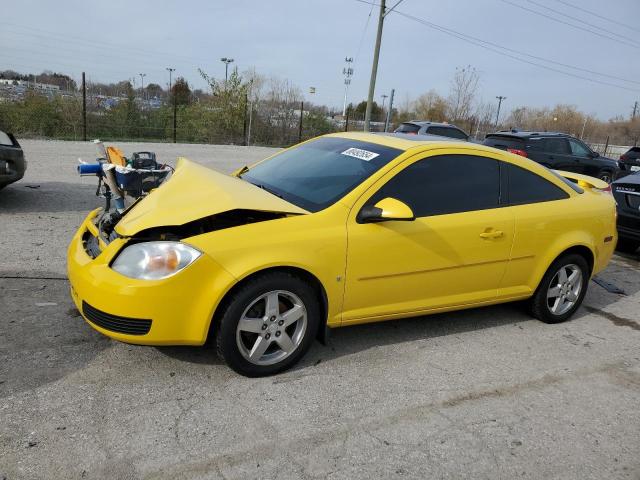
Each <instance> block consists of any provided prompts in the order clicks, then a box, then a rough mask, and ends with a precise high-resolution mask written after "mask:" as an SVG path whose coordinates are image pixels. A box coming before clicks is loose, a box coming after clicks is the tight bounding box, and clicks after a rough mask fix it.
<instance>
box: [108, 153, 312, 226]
mask: <svg viewBox="0 0 640 480" xmlns="http://www.w3.org/2000/svg"><path fill="white" fill-rule="evenodd" d="M236 209H243V210H257V211H261V212H280V213H292V214H305V213H309V212H307V211H306V210H304V209H302V208H300V207H297V206H295V205H293V204H291V203H289V202H287V201H285V200H283V199H281V198H278V197H276V196H275V195H272V194H270V193H269V192H267V191H265V190H262V189H261V188H258V187H256V186H255V185H252V184H250V183H248V182H245V181H244V180H241V179H239V178H236V177H231V176H229V175H225V174H223V173H220V172H216V171H215V170H211V169H209V168H206V167H203V166H202V165H198V164H197V163H194V162H192V161H190V160H187V159H186V158H179V159H178V163H177V166H176V171H175V173H174V174H173V175H172V176H171V178H170V179H169V180H167V181H166V182H165V183H164V184H162V186H160V188H158V189H157V190H154V191H152V192H151V193H150V194H149V195H148V196H147V197H145V198H144V199H142V200H141V201H140V202H138V203H137V204H136V205H135V206H134V207H133V208H132V209H131V210H130V211H129V212H127V214H126V215H125V216H124V218H123V219H122V220H120V222H118V224H117V226H116V232H117V233H118V234H119V235H121V236H124V237H129V236H132V235H135V234H136V233H138V232H140V231H142V230H146V229H147V228H152V227H162V226H176V225H184V224H185V223H188V222H191V221H193V220H198V219H200V218H204V217H208V216H210V215H215V214H217V213H222V212H227V211H230V210H236Z"/></svg>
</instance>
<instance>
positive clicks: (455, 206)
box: [367, 155, 500, 217]
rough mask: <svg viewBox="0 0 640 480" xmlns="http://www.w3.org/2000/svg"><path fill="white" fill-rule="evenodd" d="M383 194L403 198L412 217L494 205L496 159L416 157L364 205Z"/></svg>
mask: <svg viewBox="0 0 640 480" xmlns="http://www.w3.org/2000/svg"><path fill="white" fill-rule="evenodd" d="M386 197H393V198H396V199H398V200H401V201H403V202H404V203H406V204H407V205H409V206H410V207H411V209H412V210H413V213H414V214H415V216H416V217H428V216H432V215H444V214H447V213H457V212H467V211H473V210H486V209H489V208H497V207H498V206H499V205H500V171H499V165H498V161H497V160H494V159H491V158H487V157H476V156H473V155H440V156H436V157H430V158H425V159H424V160H418V161H417V162H415V163H413V164H411V165H409V166H408V167H407V168H405V169H404V170H402V171H401V172H399V173H398V174H397V175H396V176H395V177H393V178H392V179H391V180H389V181H388V182H387V183H386V184H385V185H384V186H383V187H382V188H381V189H380V190H378V192H376V193H375V194H374V195H373V197H371V198H370V199H369V201H368V202H367V205H373V204H375V203H376V202H378V201H380V200H382V199H383V198H386Z"/></svg>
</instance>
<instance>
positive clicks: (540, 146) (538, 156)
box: [483, 129, 620, 183]
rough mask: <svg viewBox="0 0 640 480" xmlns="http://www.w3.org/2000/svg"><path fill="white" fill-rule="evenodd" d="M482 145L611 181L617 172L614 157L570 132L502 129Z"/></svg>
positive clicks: (618, 168) (555, 168)
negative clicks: (592, 146)
mask: <svg viewBox="0 0 640 480" xmlns="http://www.w3.org/2000/svg"><path fill="white" fill-rule="evenodd" d="M483 143H484V145H488V146H490V147H494V148H499V149H501V150H507V151H509V152H511V153H515V154H517V155H522V156H523V157H527V158H530V159H531V160H534V161H536V162H538V163H541V164H542V165H544V166H546V167H549V168H552V169H554V170H564V171H566V172H576V173H582V174H584V175H589V176H590V177H595V178H599V179H601V180H604V181H605V182H607V183H611V181H612V180H615V179H616V178H617V177H618V176H619V172H620V165H619V164H618V162H617V161H616V160H613V159H611V158H607V157H603V156H601V155H600V154H599V153H598V152H594V151H593V150H591V148H589V146H588V145H587V144H585V143H584V142H582V141H580V140H578V139H577V138H575V137H572V136H571V135H567V134H565V133H555V132H519V131H517V130H515V129H514V130H504V131H500V132H496V133H490V134H488V135H487V136H486V137H485V140H484V142H483Z"/></svg>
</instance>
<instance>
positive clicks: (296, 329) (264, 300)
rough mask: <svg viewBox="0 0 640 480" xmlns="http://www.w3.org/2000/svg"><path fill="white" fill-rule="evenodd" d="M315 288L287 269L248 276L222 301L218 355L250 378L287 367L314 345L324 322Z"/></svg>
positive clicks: (218, 330) (272, 373) (218, 332)
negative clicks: (322, 321) (321, 321)
mask: <svg viewBox="0 0 640 480" xmlns="http://www.w3.org/2000/svg"><path fill="white" fill-rule="evenodd" d="M320 311H321V310H320V304H319V301H318V298H317V295H316V292H315V291H314V289H313V288H312V287H311V286H310V285H309V284H308V283H307V282H305V281H304V280H302V279H301V278H299V277H297V276H295V275H292V274H290V273H287V272H270V273H266V274H264V275H261V276H258V277H255V278H252V279H250V280H248V281H247V282H246V283H245V284H244V285H241V286H240V288H239V289H238V290H237V291H235V292H234V293H233V294H232V295H231V297H230V298H229V299H228V300H227V301H226V302H225V304H224V306H223V311H222V316H221V317H220V321H219V322H218V323H217V327H218V328H217V331H216V332H215V339H216V348H217V351H218V355H219V356H220V357H221V358H222V359H223V360H224V361H225V363H227V365H229V366H230V367H231V368H232V369H233V370H235V371H236V372H238V373H239V374H241V375H245V376H247V377H262V376H267V375H274V374H276V373H279V372H282V371H283V370H286V369H288V368H290V367H292V366H293V365H294V364H295V363H297V362H298V361H299V360H300V358H302V356H303V355H304V354H305V353H306V352H307V350H309V347H310V346H311V344H312V343H313V339H314V338H315V337H316V333H317V331H318V325H319V324H320Z"/></svg>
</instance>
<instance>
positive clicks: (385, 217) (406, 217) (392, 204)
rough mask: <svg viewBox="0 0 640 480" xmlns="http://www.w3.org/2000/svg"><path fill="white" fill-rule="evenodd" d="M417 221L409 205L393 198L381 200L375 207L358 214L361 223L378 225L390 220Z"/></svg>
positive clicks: (366, 208) (369, 207)
mask: <svg viewBox="0 0 640 480" xmlns="http://www.w3.org/2000/svg"><path fill="white" fill-rule="evenodd" d="M415 219H416V217H415V215H414V214H413V210H411V208H410V207H409V205H407V204H406V203H404V202H401V201H400V200H396V199H395V198H391V197H387V198H384V199H382V200H380V201H379V202H378V203H376V204H375V205H374V206H366V207H363V208H362V210H360V213H359V214H358V222H359V223H377V222H386V221H389V220H396V221H403V222H411V221H413V220H415Z"/></svg>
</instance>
